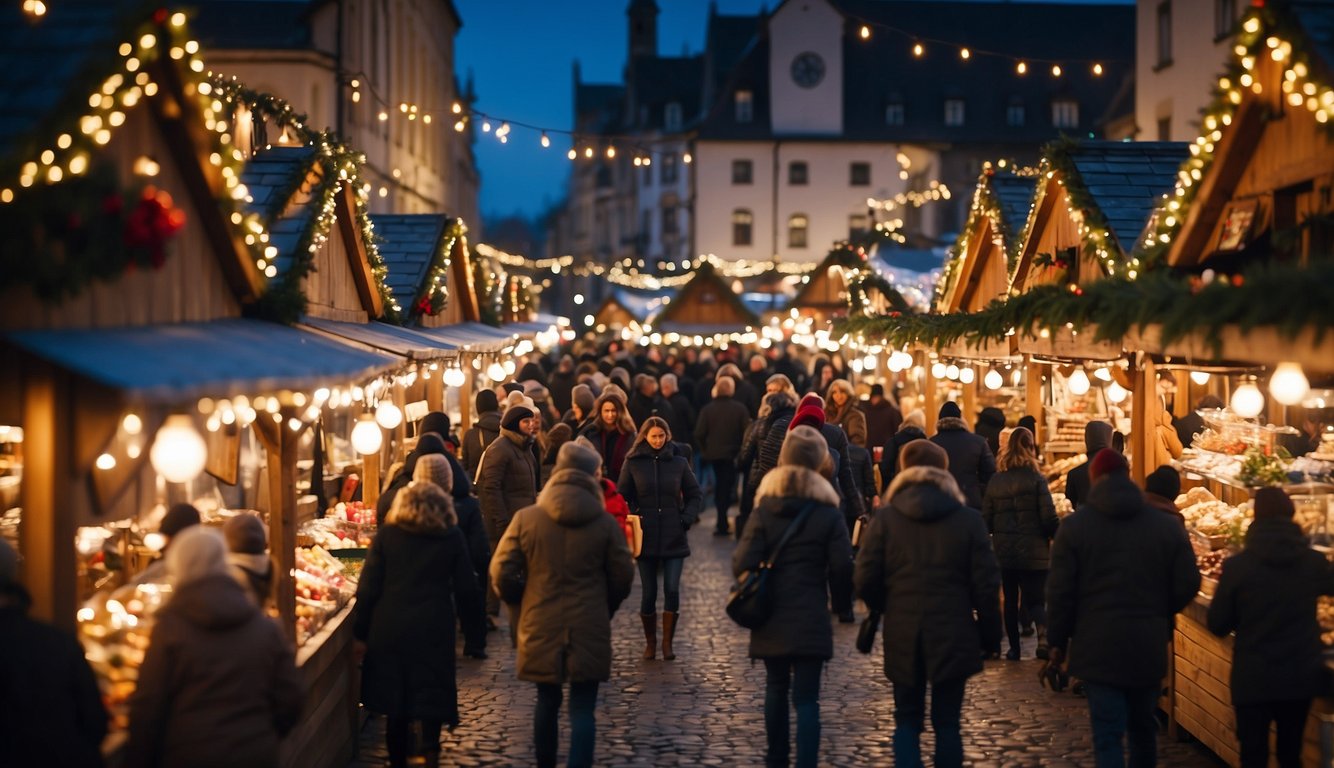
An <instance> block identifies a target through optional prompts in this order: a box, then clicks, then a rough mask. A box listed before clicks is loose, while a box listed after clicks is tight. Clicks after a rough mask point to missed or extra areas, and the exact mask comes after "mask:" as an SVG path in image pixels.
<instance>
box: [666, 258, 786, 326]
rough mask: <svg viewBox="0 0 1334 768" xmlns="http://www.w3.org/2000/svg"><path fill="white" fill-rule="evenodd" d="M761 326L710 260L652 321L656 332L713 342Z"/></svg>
mask: <svg viewBox="0 0 1334 768" xmlns="http://www.w3.org/2000/svg"><path fill="white" fill-rule="evenodd" d="M759 325H760V319H759V317H758V316H757V315H756V314H755V313H754V312H752V311H751V310H750V308H749V307H747V306H746V305H745V303H744V302H742V301H741V297H740V296H738V295H737V294H736V293H735V292H734V291H733V290H732V286H731V285H729V284H728V283H727V281H726V279H724V278H723V276H722V275H721V274H720V273H719V272H718V270H717V268H716V267H714V265H713V262H712V261H709V260H708V259H705V260H703V261H702V262H701V263H700V265H699V267H698V268H696V270H695V274H694V275H693V276H692V277H691V278H690V281H689V282H687V283H686V284H685V285H683V286H681V287H680V288H679V289H678V290H677V292H676V295H675V296H673V297H672V299H671V301H670V302H668V303H667V304H666V306H665V307H664V308H663V309H662V311H661V312H659V313H658V314H657V315H655V316H654V317H653V320H652V327H653V331H654V332H656V333H661V334H673V333H674V334H678V335H680V336H691V337H693V336H699V337H701V338H703V337H708V338H709V340H710V343H712V339H713V337H714V336H717V335H731V334H740V333H745V332H747V331H750V330H752V329H755V328H758V327H759Z"/></svg>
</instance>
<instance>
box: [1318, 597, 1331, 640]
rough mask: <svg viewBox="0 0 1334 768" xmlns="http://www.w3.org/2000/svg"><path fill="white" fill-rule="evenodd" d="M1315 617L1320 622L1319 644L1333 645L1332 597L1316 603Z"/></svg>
mask: <svg viewBox="0 0 1334 768" xmlns="http://www.w3.org/2000/svg"><path fill="white" fill-rule="evenodd" d="M1315 617H1316V620H1317V621H1319V622H1320V643H1321V644H1322V645H1334V597H1321V598H1320V599H1319V600H1318V601H1317V602H1316V604H1315Z"/></svg>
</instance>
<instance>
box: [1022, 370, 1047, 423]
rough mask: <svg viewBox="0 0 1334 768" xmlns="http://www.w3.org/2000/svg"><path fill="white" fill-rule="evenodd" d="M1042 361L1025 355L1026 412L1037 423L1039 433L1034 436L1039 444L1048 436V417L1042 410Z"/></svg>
mask: <svg viewBox="0 0 1334 768" xmlns="http://www.w3.org/2000/svg"><path fill="white" fill-rule="evenodd" d="M1044 367H1045V366H1043V365H1042V364H1041V363H1039V362H1036V361H1034V360H1033V357H1032V356H1031V355H1024V412H1025V413H1027V414H1028V415H1029V416H1032V417H1033V420H1034V421H1035V422H1036V423H1037V424H1036V426H1037V430H1038V431H1037V434H1036V435H1033V437H1034V438H1035V439H1036V440H1037V442H1038V445H1042V444H1043V443H1045V442H1046V438H1047V418H1046V416H1047V415H1046V414H1045V413H1043V411H1042V371H1043V368H1044Z"/></svg>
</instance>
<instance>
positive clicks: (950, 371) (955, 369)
mask: <svg viewBox="0 0 1334 768" xmlns="http://www.w3.org/2000/svg"><path fill="white" fill-rule="evenodd" d="M945 378H947V379H949V380H950V381H958V380H959V366H957V365H954V364H952V363H951V364H950V365H948V366H946V368H945Z"/></svg>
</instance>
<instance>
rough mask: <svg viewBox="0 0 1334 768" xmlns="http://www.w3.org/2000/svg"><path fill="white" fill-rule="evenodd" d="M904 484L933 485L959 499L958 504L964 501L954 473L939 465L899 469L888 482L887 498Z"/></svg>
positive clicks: (891, 497) (892, 495)
mask: <svg viewBox="0 0 1334 768" xmlns="http://www.w3.org/2000/svg"><path fill="white" fill-rule="evenodd" d="M905 485H934V486H936V487H937V488H939V489H940V490H942V491H944V492H945V493H947V494H949V495H950V496H953V497H954V498H956V499H958V500H959V503H960V504H964V503H966V502H965V501H964V496H963V492H962V491H960V490H959V484H958V483H957V482H955V480H954V475H951V474H950V473H949V470H947V469H941V468H940V467H908V468H907V469H904V470H900V471H899V473H898V474H897V475H895V476H894V482H892V483H890V484H889V494H888V496H889V498H890V499H891V500H892V499H893V498H894V494H896V493H898V492H899V489H900V488H902V487H903V486H905Z"/></svg>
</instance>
